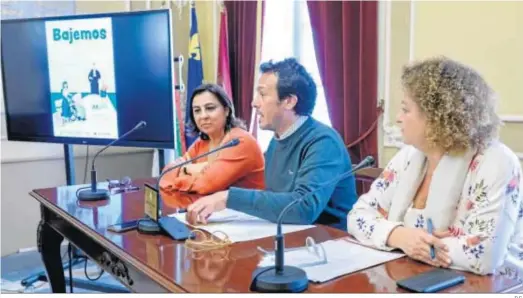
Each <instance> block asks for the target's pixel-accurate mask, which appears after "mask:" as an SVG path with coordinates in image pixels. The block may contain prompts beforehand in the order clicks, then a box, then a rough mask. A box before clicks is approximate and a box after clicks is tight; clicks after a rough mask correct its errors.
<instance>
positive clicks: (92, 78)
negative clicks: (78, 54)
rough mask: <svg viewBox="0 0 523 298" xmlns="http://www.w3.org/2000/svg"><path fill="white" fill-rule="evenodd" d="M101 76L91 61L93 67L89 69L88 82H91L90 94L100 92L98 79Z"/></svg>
mask: <svg viewBox="0 0 523 298" xmlns="http://www.w3.org/2000/svg"><path fill="white" fill-rule="evenodd" d="M101 78H102V76H101V75H100V71H99V70H98V69H96V64H95V63H93V68H92V69H91V71H89V83H90V84H91V94H100V86H99V83H98V81H99V80H100V79H101Z"/></svg>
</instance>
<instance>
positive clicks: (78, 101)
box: [72, 93, 86, 121]
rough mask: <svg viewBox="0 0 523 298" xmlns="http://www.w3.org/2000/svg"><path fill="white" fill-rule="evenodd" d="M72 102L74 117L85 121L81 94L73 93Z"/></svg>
mask: <svg viewBox="0 0 523 298" xmlns="http://www.w3.org/2000/svg"><path fill="white" fill-rule="evenodd" d="M72 98H73V104H74V112H75V115H76V119H77V120H79V121H85V119H86V117H85V106H84V103H83V102H82V95H81V94H80V93H76V94H75V95H73V97H72Z"/></svg>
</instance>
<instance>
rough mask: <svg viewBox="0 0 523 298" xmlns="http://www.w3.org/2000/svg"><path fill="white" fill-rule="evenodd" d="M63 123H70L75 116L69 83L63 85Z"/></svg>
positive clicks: (61, 91)
mask: <svg viewBox="0 0 523 298" xmlns="http://www.w3.org/2000/svg"><path fill="white" fill-rule="evenodd" d="M60 93H61V94H62V122H64V123H65V122H68V121H70V120H71V117H72V116H73V108H72V107H71V100H72V98H71V94H70V93H69V84H68V83H67V81H64V82H63V83H62V90H60Z"/></svg>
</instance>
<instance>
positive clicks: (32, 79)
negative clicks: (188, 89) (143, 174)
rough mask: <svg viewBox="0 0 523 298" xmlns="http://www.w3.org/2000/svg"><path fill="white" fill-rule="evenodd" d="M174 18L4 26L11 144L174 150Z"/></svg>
mask: <svg viewBox="0 0 523 298" xmlns="http://www.w3.org/2000/svg"><path fill="white" fill-rule="evenodd" d="M170 20H171V17H170V11H169V10H153V11H142V12H129V13H111V14H97V15H75V16H62V17H50V18H34V19H18V20H2V27H1V34H2V35H1V39H2V40H1V41H2V78H3V89H4V102H5V111H6V121H7V123H6V124H7V137H8V140H14V141H34V142H51V143H64V144H92V145H104V144H108V143H109V142H111V141H113V140H114V139H117V138H118V137H119V136H121V135H123V134H124V133H125V132H127V131H128V130H130V129H132V128H133V127H134V126H135V125H136V124H137V123H139V122H140V121H145V122H146V123H147V126H146V127H145V128H142V129H140V130H137V131H135V132H134V133H132V134H130V135H129V136H127V137H125V138H124V139H122V140H121V141H119V142H118V143H117V144H116V145H119V146H134V147H152V148H165V149H172V148H173V147H174V139H175V136H174V131H175V129H174V112H173V106H174V104H173V101H174V83H175V82H174V76H173V66H172V59H173V57H172V44H171V21H170Z"/></svg>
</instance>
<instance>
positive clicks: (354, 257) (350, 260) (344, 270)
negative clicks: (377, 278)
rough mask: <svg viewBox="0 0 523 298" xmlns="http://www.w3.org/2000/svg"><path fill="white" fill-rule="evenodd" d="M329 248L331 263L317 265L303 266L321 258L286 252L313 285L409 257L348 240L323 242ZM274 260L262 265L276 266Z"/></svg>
mask: <svg viewBox="0 0 523 298" xmlns="http://www.w3.org/2000/svg"><path fill="white" fill-rule="evenodd" d="M320 245H322V246H323V248H324V249H325V255H326V257H327V262H326V263H324V264H318V265H314V266H301V264H304V263H311V261H318V257H317V256H315V255H313V254H308V256H307V252H306V251H304V250H297V251H289V252H285V265H289V266H296V267H300V268H302V269H303V270H304V271H305V272H306V273H307V277H308V278H309V280H310V281H312V282H326V281H328V280H331V279H334V278H336V277H339V276H342V275H345V274H349V273H353V272H356V271H359V270H362V269H366V268H369V267H373V266H376V265H379V264H382V263H385V262H389V261H392V260H395V259H399V258H401V257H403V256H405V254H403V253H398V252H387V251H381V250H377V249H374V248H370V247H366V246H363V245H360V244H357V243H355V242H353V241H350V240H348V239H347V238H340V239H336V240H329V241H326V242H323V243H321V244H320ZM273 265H274V257H273V256H272V255H266V256H265V257H264V258H263V259H262V261H261V262H260V264H259V265H258V266H260V267H262V266H273Z"/></svg>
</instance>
